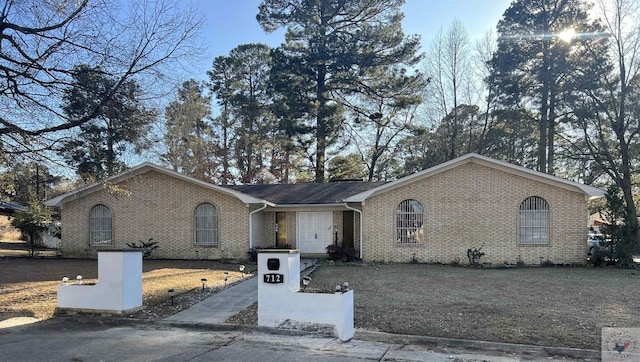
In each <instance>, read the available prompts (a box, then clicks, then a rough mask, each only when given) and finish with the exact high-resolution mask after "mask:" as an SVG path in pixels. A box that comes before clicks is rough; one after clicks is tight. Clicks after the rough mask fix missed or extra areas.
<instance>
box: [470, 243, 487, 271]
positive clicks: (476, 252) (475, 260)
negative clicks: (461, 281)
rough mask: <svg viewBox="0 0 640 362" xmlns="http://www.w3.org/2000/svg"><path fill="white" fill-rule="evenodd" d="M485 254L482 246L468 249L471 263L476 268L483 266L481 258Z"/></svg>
mask: <svg viewBox="0 0 640 362" xmlns="http://www.w3.org/2000/svg"><path fill="white" fill-rule="evenodd" d="M483 256H484V252H483V251H482V247H479V248H471V249H467V258H468V259H469V265H471V266H472V267H474V268H477V267H480V266H482V264H481V263H480V258H481V257H483Z"/></svg>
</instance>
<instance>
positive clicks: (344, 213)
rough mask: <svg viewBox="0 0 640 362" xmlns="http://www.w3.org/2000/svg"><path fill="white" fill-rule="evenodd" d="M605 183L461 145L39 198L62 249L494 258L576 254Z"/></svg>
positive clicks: (147, 170)
mask: <svg viewBox="0 0 640 362" xmlns="http://www.w3.org/2000/svg"><path fill="white" fill-rule="evenodd" d="M602 196H604V191H603V190H600V189H596V188H593V187H589V186H585V185H582V184H579V183H575V182H571V181H567V180H564V179H560V178H557V177H553V176H549V175H546V174H543V173H539V172H536V171H532V170H529V169H526V168H523V167H519V166H514V165H511V164H508V163H506V162H502V161H497V160H494V159H491V158H488V157H484V156H480V155H476V154H469V155H466V156H463V157H460V158H457V159H455V160H452V161H449V162H446V163H444V164H441V165H439V166H436V167H433V168H430V169H428V170H425V171H422V172H418V173H415V174H413V175H410V176H407V177H404V178H402V179H399V180H396V181H393V182H388V183H367V182H353V181H352V182H335V183H326V184H284V185H240V186H216V185H212V184H209V183H206V182H203V181H200V180H197V179H194V178H192V177H188V176H185V175H182V174H180V173H177V172H174V171H170V170H167V169H165V168H162V167H159V166H155V165H152V164H148V163H145V164H142V165H139V166H136V167H134V168H132V169H131V170H129V171H127V172H125V173H123V174H121V175H119V176H116V177H113V178H110V179H108V180H107V181H106V182H103V183H99V184H95V185H91V186H87V187H85V188H81V189H79V190H76V191H73V192H70V193H68V194H64V195H61V196H58V197H56V198H54V199H51V200H49V201H47V203H46V204H47V205H49V206H59V207H61V215H62V225H63V226H62V245H61V249H62V253H63V256H69V257H85V256H94V255H95V253H96V251H97V250H100V249H102V248H123V247H126V246H125V244H126V243H128V242H132V241H137V240H145V241H146V240H147V239H149V238H153V239H154V240H155V241H157V242H158V243H159V248H158V249H156V250H155V251H154V252H153V255H152V256H153V257H155V258H178V259H195V258H203V259H220V258H244V257H246V252H247V251H248V249H249V248H251V247H272V246H287V245H288V246H291V247H294V248H298V249H300V250H301V252H302V253H303V254H316V255H319V254H324V253H325V250H326V247H327V246H328V245H329V244H331V243H334V242H336V241H337V242H338V243H340V244H343V243H345V244H347V245H353V246H354V247H355V249H356V250H357V255H359V256H360V257H361V258H363V259H364V260H365V261H384V262H409V261H412V260H417V261H420V262H439V263H451V262H456V261H459V262H463V263H464V262H466V251H467V249H469V248H473V247H482V248H483V249H482V250H483V251H484V252H485V256H484V257H483V258H482V261H488V262H492V263H494V264H501V263H510V264H515V263H517V262H519V261H522V262H523V263H526V264H539V263H540V262H541V261H546V260H550V261H552V262H554V263H580V262H583V261H584V260H585V252H586V250H585V248H586V246H585V240H586V234H587V228H586V227H585V226H586V225H587V218H588V212H587V201H588V200H589V199H591V198H597V197H602Z"/></svg>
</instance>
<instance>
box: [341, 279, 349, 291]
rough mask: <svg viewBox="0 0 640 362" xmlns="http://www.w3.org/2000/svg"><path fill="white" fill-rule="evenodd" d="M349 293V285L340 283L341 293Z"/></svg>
mask: <svg viewBox="0 0 640 362" xmlns="http://www.w3.org/2000/svg"><path fill="white" fill-rule="evenodd" d="M348 291H349V283H347V282H344V283H342V292H343V293H344V292H348Z"/></svg>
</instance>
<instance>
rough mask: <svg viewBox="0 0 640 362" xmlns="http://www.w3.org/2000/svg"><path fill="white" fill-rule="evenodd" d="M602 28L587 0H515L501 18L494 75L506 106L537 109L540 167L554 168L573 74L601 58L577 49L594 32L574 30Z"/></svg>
mask: <svg viewBox="0 0 640 362" xmlns="http://www.w3.org/2000/svg"><path fill="white" fill-rule="evenodd" d="M601 30H602V29H601V27H600V26H599V24H598V23H597V22H594V21H592V20H591V19H590V17H589V4H588V3H587V2H585V1H583V0H515V1H513V2H512V3H511V5H510V6H509V8H508V9H507V10H506V11H505V12H504V14H503V17H502V19H501V20H500V22H499V23H498V48H497V51H496V52H495V55H494V57H493V59H492V66H493V74H492V75H491V81H492V82H495V83H494V84H496V85H497V88H498V93H497V94H496V96H497V97H498V100H499V102H500V103H501V104H502V106H503V107H505V108H507V109H514V108H515V109H523V110H530V111H532V112H533V115H534V119H533V121H535V122H536V123H537V125H538V146H537V159H538V165H537V168H538V170H539V171H542V172H547V173H550V174H553V173H554V159H555V148H554V145H555V140H556V132H557V130H558V128H557V125H558V123H559V121H560V118H561V117H562V116H563V114H565V113H567V112H569V111H570V109H568V108H567V104H566V98H567V96H568V95H570V93H571V91H572V89H575V83H573V81H574V80H575V79H576V78H575V74H588V73H589V71H588V69H589V68H591V67H593V66H594V65H595V64H597V62H598V61H599V59H597V58H596V57H594V55H592V56H587V57H585V56H584V55H585V54H584V53H582V52H580V51H579V50H580V48H583V47H585V46H586V45H588V44H589V43H590V42H592V41H593V40H592V39H591V38H587V37H576V38H573V39H571V38H572V37H571V36H572V34H576V33H587V34H588V33H594V32H599V31H601ZM568 40H571V41H568Z"/></svg>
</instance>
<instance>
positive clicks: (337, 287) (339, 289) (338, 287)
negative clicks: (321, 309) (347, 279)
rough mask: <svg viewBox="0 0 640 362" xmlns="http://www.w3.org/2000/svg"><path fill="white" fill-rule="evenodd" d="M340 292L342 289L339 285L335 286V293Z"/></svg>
mask: <svg viewBox="0 0 640 362" xmlns="http://www.w3.org/2000/svg"><path fill="white" fill-rule="evenodd" d="M341 291H342V287H341V286H340V284H338V285H336V293H340V292H341Z"/></svg>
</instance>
